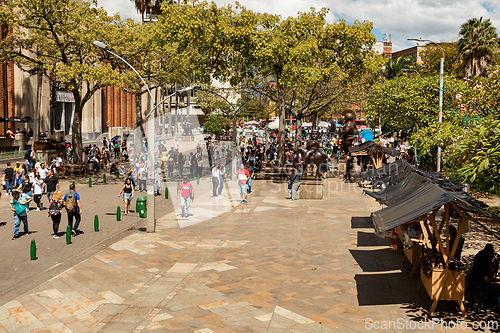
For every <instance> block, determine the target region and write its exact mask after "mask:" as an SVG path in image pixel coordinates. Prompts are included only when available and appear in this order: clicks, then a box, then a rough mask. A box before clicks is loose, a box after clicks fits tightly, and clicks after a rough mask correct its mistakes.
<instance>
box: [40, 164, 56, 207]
mask: <svg viewBox="0 0 500 333" xmlns="http://www.w3.org/2000/svg"><path fill="white" fill-rule="evenodd" d="M41 178H42V177H41V176H40V179H41ZM55 191H59V179H58V178H57V177H56V175H54V173H53V172H52V171H49V172H48V173H47V178H45V192H47V199H49V203H50V202H51V201H52V196H53V195H54V192H55Z"/></svg>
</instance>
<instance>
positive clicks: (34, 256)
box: [30, 239, 36, 260]
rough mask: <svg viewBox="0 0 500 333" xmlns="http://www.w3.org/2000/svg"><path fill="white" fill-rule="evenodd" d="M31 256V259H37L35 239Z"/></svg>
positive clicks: (32, 242)
mask: <svg viewBox="0 0 500 333" xmlns="http://www.w3.org/2000/svg"><path fill="white" fill-rule="evenodd" d="M30 256H31V260H36V243H35V240H34V239H33V240H31V248H30Z"/></svg>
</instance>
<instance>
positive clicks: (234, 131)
mask: <svg viewBox="0 0 500 333" xmlns="http://www.w3.org/2000/svg"><path fill="white" fill-rule="evenodd" d="M228 134H229V133H228ZM236 134H237V131H236V113H235V114H233V138H232V142H233V143H234V144H236Z"/></svg>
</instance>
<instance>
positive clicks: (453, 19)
mask: <svg viewBox="0 0 500 333" xmlns="http://www.w3.org/2000/svg"><path fill="white" fill-rule="evenodd" d="M215 2H216V3H217V4H218V5H226V4H234V1H226V0H215ZM239 3H240V4H241V5H243V6H245V7H246V8H248V9H250V10H253V11H255V12H260V13H263V12H267V13H271V14H279V15H281V16H282V17H283V18H286V17H288V16H296V15H297V13H298V12H307V11H309V10H310V8H311V7H314V8H316V9H318V10H319V9H320V8H322V7H325V8H328V9H329V10H330V12H329V14H328V17H327V20H328V22H329V23H333V22H335V21H337V20H339V19H345V20H346V21H347V22H348V23H352V22H354V21H355V20H359V21H365V20H367V21H371V22H373V31H372V32H373V34H374V35H375V37H377V41H382V40H383V38H384V37H385V38H387V40H389V39H390V41H392V50H393V52H394V51H399V50H402V49H405V48H408V47H411V46H415V45H416V44H415V42H411V41H408V40H407V39H408V38H422V39H429V40H432V41H435V42H450V41H456V40H458V31H459V29H460V25H462V24H463V23H464V22H466V21H467V20H468V19H470V18H473V17H477V18H479V17H483V18H484V19H490V20H491V21H492V23H493V25H494V26H495V27H496V28H497V32H499V33H500V0H488V1H477V0H335V1H334V0H326V1H325V0H239ZM98 5H99V7H103V8H104V9H106V10H107V11H108V13H110V14H113V13H120V16H121V18H123V19H126V18H133V19H135V20H137V21H140V20H141V17H140V14H138V13H137V11H136V10H135V8H134V3H133V2H132V1H128V0H98Z"/></svg>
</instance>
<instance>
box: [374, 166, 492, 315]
mask: <svg viewBox="0 0 500 333" xmlns="http://www.w3.org/2000/svg"><path fill="white" fill-rule="evenodd" d="M370 195H372V196H374V197H376V198H377V200H380V201H382V202H383V203H384V204H386V205H387V206H388V207H386V208H384V209H381V210H379V211H376V212H373V213H372V215H371V218H372V221H373V224H374V227H375V230H376V232H377V233H386V232H387V231H391V230H392V231H393V236H396V235H397V236H396V237H399V238H400V240H401V241H402V243H403V249H404V250H403V251H404V253H405V257H406V258H408V260H409V261H410V263H411V264H412V265H413V269H412V275H414V274H416V272H417V271H418V270H420V280H421V284H420V287H419V289H420V288H421V287H422V286H423V287H424V288H425V290H426V291H427V293H428V294H429V297H430V298H431V299H432V300H433V303H432V306H431V309H430V313H431V315H432V314H433V313H434V311H435V309H436V306H437V304H438V302H439V301H440V300H447V301H457V302H458V305H459V308H460V310H461V311H462V312H463V313H464V315H465V307H464V305H463V302H464V294H465V271H464V268H463V265H462V264H461V263H460V260H459V257H458V256H456V253H457V250H458V249H459V243H460V239H461V236H462V234H463V233H464V231H466V230H467V229H468V224H469V222H471V221H477V222H480V221H486V220H487V221H497V222H498V221H499V220H500V219H499V218H498V217H496V216H494V215H492V214H490V213H489V212H487V211H485V210H484V209H482V208H483V207H482V206H481V205H480V204H479V201H477V200H475V199H473V198H471V197H470V196H469V195H468V194H466V193H464V192H451V191H447V190H445V189H443V188H441V187H439V186H438V185H436V184H434V183H433V182H432V181H431V180H430V179H429V178H426V177H424V176H422V175H419V174H417V173H412V174H410V175H408V176H407V177H405V178H404V179H403V180H402V181H401V182H400V183H398V184H395V185H393V186H390V187H388V188H386V189H385V190H384V191H380V192H378V193H376V192H375V193H370ZM439 212H441V213H442V215H441V217H440V218H438V213H439ZM452 215H455V216H459V218H458V219H452V218H451V216H452ZM455 225H456V227H455ZM451 230H456V234H455V233H454V232H452V231H451Z"/></svg>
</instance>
